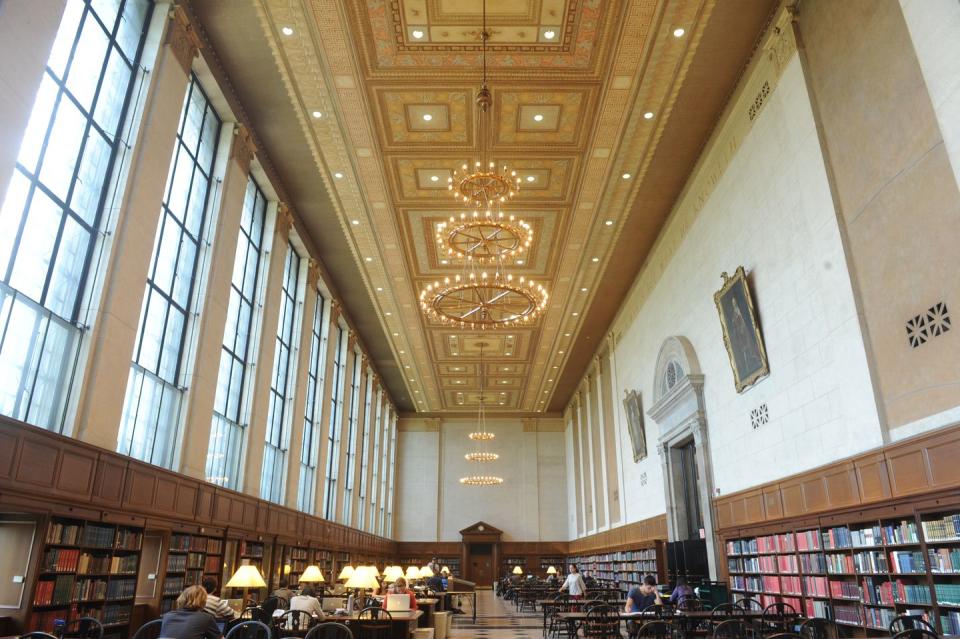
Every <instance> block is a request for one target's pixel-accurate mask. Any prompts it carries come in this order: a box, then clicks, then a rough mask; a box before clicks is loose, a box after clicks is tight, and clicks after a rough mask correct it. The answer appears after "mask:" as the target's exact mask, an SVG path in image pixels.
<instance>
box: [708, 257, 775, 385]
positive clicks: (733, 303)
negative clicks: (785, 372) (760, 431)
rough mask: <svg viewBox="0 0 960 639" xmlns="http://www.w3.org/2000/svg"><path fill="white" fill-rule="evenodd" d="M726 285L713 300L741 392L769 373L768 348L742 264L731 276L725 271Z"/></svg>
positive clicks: (736, 383) (724, 282) (736, 382)
mask: <svg viewBox="0 0 960 639" xmlns="http://www.w3.org/2000/svg"><path fill="white" fill-rule="evenodd" d="M721 277H723V287H722V288H721V289H720V290H719V291H717V292H716V293H714V295H713V301H714V302H716V304H717V312H718V313H720V325H721V327H722V328H723V343H724V345H726V347H727V355H728V356H729V357H730V368H732V369H733V383H734V385H735V386H736V388H737V392H738V393H742V392H743V391H744V390H746V388H747V387H749V386H750V385H751V384H754V383H755V382H756V381H757V380H759V379H761V378H762V377H765V376H766V375H768V374H769V373H770V366H769V364H768V362H767V350H766V348H764V345H763V336H762V335H760V325H759V324H758V323H757V313H756V310H755V309H754V306H753V298H752V297H751V295H750V287H749V286H748V285H747V275H746V273H745V272H744V270H743V267H742V266H740V267H737V271H736V273H734V274H733V277H730V276H729V275H727V274H726V273H723V275H722V276H721Z"/></svg>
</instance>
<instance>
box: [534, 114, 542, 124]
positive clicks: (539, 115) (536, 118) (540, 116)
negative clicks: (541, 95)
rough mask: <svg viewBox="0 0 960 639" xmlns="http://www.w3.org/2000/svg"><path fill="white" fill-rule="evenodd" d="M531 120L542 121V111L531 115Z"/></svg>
mask: <svg viewBox="0 0 960 639" xmlns="http://www.w3.org/2000/svg"><path fill="white" fill-rule="evenodd" d="M533 121H534V122H543V114H542V113H537V114H536V115H534V116H533Z"/></svg>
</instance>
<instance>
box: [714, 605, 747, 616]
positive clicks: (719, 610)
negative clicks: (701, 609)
mask: <svg viewBox="0 0 960 639" xmlns="http://www.w3.org/2000/svg"><path fill="white" fill-rule="evenodd" d="M710 612H711V614H713V616H714V617H735V616H737V615H742V614H743V613H745V612H746V610H744V609H743V608H741V607H740V604H733V603H724V604H720V605H719V606H717V607H715V608H714V609H713V610H712V611H710Z"/></svg>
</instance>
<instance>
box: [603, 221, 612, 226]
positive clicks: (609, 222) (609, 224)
mask: <svg viewBox="0 0 960 639" xmlns="http://www.w3.org/2000/svg"><path fill="white" fill-rule="evenodd" d="M604 224H606V225H607V226H613V220H607V221H606V222H604Z"/></svg>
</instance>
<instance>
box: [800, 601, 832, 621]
mask: <svg viewBox="0 0 960 639" xmlns="http://www.w3.org/2000/svg"><path fill="white" fill-rule="evenodd" d="M806 610H807V616H808V617H819V618H821V619H830V618H831V617H830V602H828V601H823V600H819V599H807V601H806Z"/></svg>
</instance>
